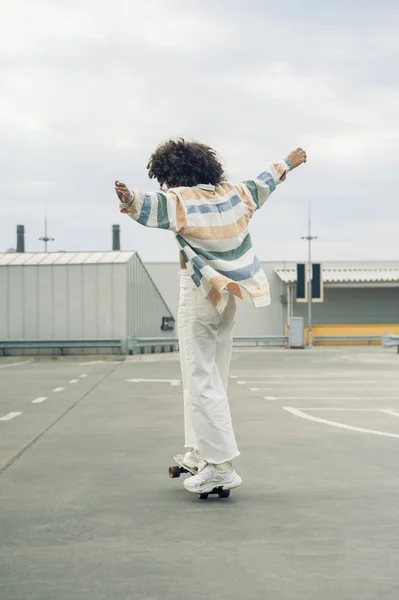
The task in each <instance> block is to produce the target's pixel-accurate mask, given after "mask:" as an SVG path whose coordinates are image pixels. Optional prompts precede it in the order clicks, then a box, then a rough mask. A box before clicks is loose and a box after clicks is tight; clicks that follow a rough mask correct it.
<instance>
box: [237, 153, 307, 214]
mask: <svg viewBox="0 0 399 600" xmlns="http://www.w3.org/2000/svg"><path fill="white" fill-rule="evenodd" d="M306 160H307V157H306V152H305V150H302V148H297V149H296V150H293V151H292V152H290V153H289V155H288V156H287V158H286V159H285V160H282V161H280V162H275V163H271V164H270V165H268V166H267V167H266V169H265V170H264V171H263V173H261V174H260V175H259V177H257V178H256V179H251V180H249V181H244V182H243V183H244V184H245V185H246V186H247V188H248V191H249V192H250V194H251V196H252V199H253V201H254V203H255V205H256V206H255V210H257V209H258V208H260V207H261V206H263V205H264V203H265V202H266V200H267V199H268V197H269V196H270V194H271V193H272V192H274V190H275V189H276V186H277V185H279V184H280V183H281V182H283V181H285V179H286V177H287V173H288V171H292V169H296V168H297V167H299V165H302V164H303V163H305V162H306Z"/></svg>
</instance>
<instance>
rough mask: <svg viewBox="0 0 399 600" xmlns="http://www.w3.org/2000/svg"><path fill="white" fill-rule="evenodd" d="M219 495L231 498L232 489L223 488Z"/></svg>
mask: <svg viewBox="0 0 399 600" xmlns="http://www.w3.org/2000/svg"><path fill="white" fill-rule="evenodd" d="M218 496H219V498H229V496H230V490H222V491H221V492H218Z"/></svg>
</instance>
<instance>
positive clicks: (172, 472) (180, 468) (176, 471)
mask: <svg viewBox="0 0 399 600" xmlns="http://www.w3.org/2000/svg"><path fill="white" fill-rule="evenodd" d="M183 459H184V455H183V454H177V455H176V456H174V457H173V460H174V461H175V462H176V463H177V466H173V467H169V477H170V478H171V479H176V478H177V477H180V475H181V474H182V473H190V474H191V475H196V474H197V470H196V469H189V468H188V467H186V466H185V465H184V463H183ZM211 495H214V496H219V498H228V497H229V496H230V490H224V489H223V488H222V487H216V488H214V489H213V490H211V491H210V492H206V493H203V494H201V493H198V494H196V496H197V498H198V499H199V500H207V499H208V496H211Z"/></svg>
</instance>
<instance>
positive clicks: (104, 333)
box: [96, 265, 119, 339]
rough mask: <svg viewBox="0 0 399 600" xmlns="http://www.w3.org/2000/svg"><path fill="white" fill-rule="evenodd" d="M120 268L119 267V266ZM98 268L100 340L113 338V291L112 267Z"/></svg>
mask: <svg viewBox="0 0 399 600" xmlns="http://www.w3.org/2000/svg"><path fill="white" fill-rule="evenodd" d="M118 266H119V265H118ZM96 268H97V303H98V328H97V333H98V337H99V338H100V339H107V338H112V337H113V335H112V331H113V317H114V312H115V311H114V306H113V291H112V268H113V267H112V265H96Z"/></svg>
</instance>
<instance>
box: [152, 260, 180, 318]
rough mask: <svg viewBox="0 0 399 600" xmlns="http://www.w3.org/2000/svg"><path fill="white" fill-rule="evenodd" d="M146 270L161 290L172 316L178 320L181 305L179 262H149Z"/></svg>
mask: <svg viewBox="0 0 399 600" xmlns="http://www.w3.org/2000/svg"><path fill="white" fill-rule="evenodd" d="M145 266H146V269H147V270H148V272H149V274H150V276H151V277H152V279H153V281H154V283H155V285H156V286H157V288H158V289H159V291H160V293H161V294H162V297H163V298H164V300H165V302H166V304H167V306H168V307H169V309H170V311H171V313H172V315H173V316H174V318H175V319H177V307H178V305H179V272H180V269H179V265H178V263H177V262H173V263H171V262H167V263H162V262H148V263H145Z"/></svg>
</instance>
